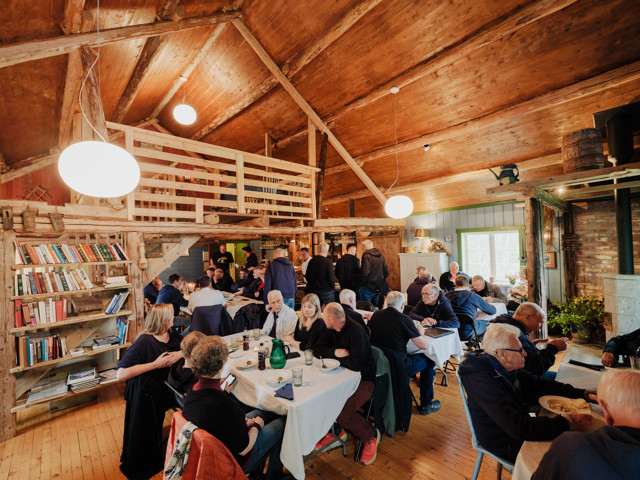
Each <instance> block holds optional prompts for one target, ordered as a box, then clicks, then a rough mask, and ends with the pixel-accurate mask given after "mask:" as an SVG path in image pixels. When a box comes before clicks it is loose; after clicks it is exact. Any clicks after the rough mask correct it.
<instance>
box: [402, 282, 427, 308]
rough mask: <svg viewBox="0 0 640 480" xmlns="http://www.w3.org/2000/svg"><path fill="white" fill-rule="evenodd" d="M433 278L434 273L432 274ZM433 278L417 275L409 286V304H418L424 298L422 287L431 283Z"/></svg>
mask: <svg viewBox="0 0 640 480" xmlns="http://www.w3.org/2000/svg"><path fill="white" fill-rule="evenodd" d="M431 278H433V275H432V276H431ZM431 278H420V277H417V278H416V279H415V280H414V281H413V282H411V284H410V285H409V286H408V287H407V305H411V306H412V307H414V306H416V305H417V304H418V302H419V301H420V300H422V287H424V286H425V285H428V284H429V283H431Z"/></svg>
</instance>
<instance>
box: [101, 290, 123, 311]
mask: <svg viewBox="0 0 640 480" xmlns="http://www.w3.org/2000/svg"><path fill="white" fill-rule="evenodd" d="M128 296H129V291H126V292H121V293H118V294H116V295H114V296H113V298H112V299H111V302H109V305H108V306H107V309H106V310H105V311H104V313H106V314H107V315H110V314H112V313H118V312H119V311H120V309H121V308H122V306H123V305H124V302H125V300H126V299H127V297H128Z"/></svg>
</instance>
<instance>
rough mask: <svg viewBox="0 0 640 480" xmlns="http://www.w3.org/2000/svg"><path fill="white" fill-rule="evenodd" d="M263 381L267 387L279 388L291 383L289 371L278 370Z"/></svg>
mask: <svg viewBox="0 0 640 480" xmlns="http://www.w3.org/2000/svg"><path fill="white" fill-rule="evenodd" d="M264 380H265V382H267V384H268V385H271V386H272V387H276V388H279V387H281V386H283V385H284V384H285V383H289V382H291V370H279V371H277V372H275V373H270V374H269V375H267V376H266V377H265V379H264Z"/></svg>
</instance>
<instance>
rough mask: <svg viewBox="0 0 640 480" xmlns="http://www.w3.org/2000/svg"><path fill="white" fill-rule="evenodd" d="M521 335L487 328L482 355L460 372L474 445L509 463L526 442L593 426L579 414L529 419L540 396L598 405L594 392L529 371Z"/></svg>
mask: <svg viewBox="0 0 640 480" xmlns="http://www.w3.org/2000/svg"><path fill="white" fill-rule="evenodd" d="M519 336H520V330H519V329H518V328H516V327H514V326H512V325H506V324H491V325H489V327H488V328H487V331H486V333H485V335H484V341H483V347H484V353H481V354H477V355H473V354H472V355H469V356H467V358H466V359H465V360H464V361H463V362H462V363H461V364H460V370H459V374H460V379H461V380H462V384H463V386H464V388H465V390H466V393H467V402H468V404H469V411H470V412H471V419H472V422H473V427H474V429H475V432H476V436H477V437H478V443H479V444H480V445H482V446H483V447H484V448H486V449H487V450H489V451H490V452H492V453H493V454H495V455H497V456H499V457H501V458H503V459H505V460H509V461H511V462H513V461H515V459H516V456H517V455H518V451H519V450H520V447H521V446H522V443H523V442H524V441H525V440H532V441H541V440H552V439H554V438H556V437H557V436H559V435H560V434H561V433H563V432H566V431H568V430H577V431H582V432H583V431H586V429H587V428H588V427H589V425H590V423H591V416H590V415H585V414H578V413H567V417H566V418H565V417H564V416H560V415H558V416H556V417H544V416H539V417H531V416H529V407H528V405H529V404H533V403H535V402H537V400H538V398H540V397H542V396H544V395H559V396H563V397H568V398H584V399H585V400H587V401H592V402H595V401H597V396H596V395H594V394H593V393H588V392H586V391H585V390H582V389H578V388H574V387H572V386H571V385H567V384H564V383H559V382H556V381H553V380H544V379H541V378H538V377H536V376H535V375H532V374H531V373H529V372H527V371H526V370H525V369H524V368H523V367H524V361H525V357H526V355H527V353H526V352H525V351H524V349H523V348H522V345H521V344H520V340H519V339H518V337H519Z"/></svg>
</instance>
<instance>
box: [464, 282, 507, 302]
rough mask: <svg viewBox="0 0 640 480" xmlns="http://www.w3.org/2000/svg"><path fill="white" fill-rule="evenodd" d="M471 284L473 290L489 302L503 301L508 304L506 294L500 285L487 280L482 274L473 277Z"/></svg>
mask: <svg viewBox="0 0 640 480" xmlns="http://www.w3.org/2000/svg"><path fill="white" fill-rule="evenodd" d="M471 285H472V288H473V290H474V291H475V292H476V293H477V294H478V295H480V296H481V297H482V298H484V299H485V300H486V301H487V302H491V303H493V302H502V303H504V304H505V305H506V304H507V297H505V296H504V293H503V292H502V290H501V289H500V287H499V286H497V285H494V284H493V283H489V282H487V281H485V279H484V278H483V277H482V275H476V276H475V277H473V280H472V283H471Z"/></svg>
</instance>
